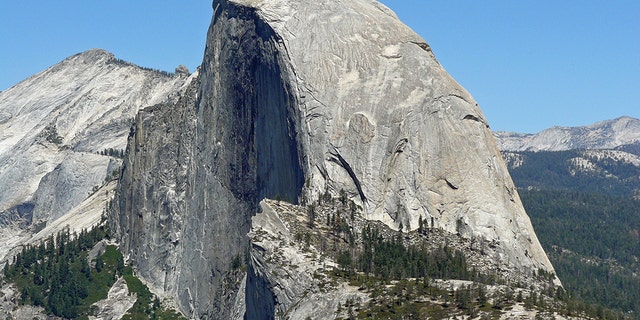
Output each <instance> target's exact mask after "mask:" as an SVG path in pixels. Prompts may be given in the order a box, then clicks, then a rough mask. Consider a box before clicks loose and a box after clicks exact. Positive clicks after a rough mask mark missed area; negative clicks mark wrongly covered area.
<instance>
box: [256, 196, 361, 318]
mask: <svg viewBox="0 0 640 320" xmlns="http://www.w3.org/2000/svg"><path fill="white" fill-rule="evenodd" d="M260 209H261V212H260V213H258V214H257V215H256V216H254V217H253V218H252V225H251V232H250V233H249V239H250V242H251V247H250V250H249V255H250V264H249V270H248V272H247V281H246V313H245V315H244V318H245V319H271V318H273V316H274V315H275V316H276V318H278V319H306V318H316V317H318V316H320V315H322V318H323V319H333V318H336V317H339V316H340V312H337V310H339V309H340V307H339V306H340V305H345V303H346V302H347V301H352V302H357V303H358V304H364V303H366V302H367V301H369V300H370V298H369V296H368V294H366V293H363V292H360V291H359V290H358V288H357V287H353V286H350V285H348V284H346V283H339V284H335V285H330V284H328V283H329V282H331V279H330V278H329V277H327V275H326V274H325V273H324V272H325V271H326V270H330V269H331V268H333V267H335V266H336V264H335V262H334V261H332V260H331V259H328V258H327V257H326V256H324V255H322V254H321V253H320V252H319V251H318V249H317V248H315V247H313V246H310V247H307V248H306V249H304V248H302V247H303V246H304V244H303V243H301V241H300V240H296V239H295V234H294V231H293V228H291V226H290V222H288V221H286V220H287V219H283V218H282V217H283V216H284V215H288V218H289V219H290V220H297V219H299V216H300V214H299V212H296V209H297V208H295V207H294V206H291V205H288V204H285V203H282V205H281V204H280V203H279V202H275V201H262V202H261V203H260ZM303 212H304V210H303ZM303 223H304V222H303ZM299 224H302V223H299Z"/></svg>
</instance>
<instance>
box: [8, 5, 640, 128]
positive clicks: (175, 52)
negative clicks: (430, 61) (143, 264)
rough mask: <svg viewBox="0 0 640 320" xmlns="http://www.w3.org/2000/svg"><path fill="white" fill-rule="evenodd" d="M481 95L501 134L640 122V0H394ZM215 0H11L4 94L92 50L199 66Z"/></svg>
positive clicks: (150, 62) (163, 64)
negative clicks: (627, 119) (619, 120)
mask: <svg viewBox="0 0 640 320" xmlns="http://www.w3.org/2000/svg"><path fill="white" fill-rule="evenodd" d="M382 2H383V3H385V4H386V5H387V6H389V7H391V8H392V9H393V10H394V11H396V13H398V15H399V16H400V18H401V20H403V21H404V22H405V23H407V24H408V25H409V26H410V27H412V28H413V29H414V30H415V31H416V32H417V33H419V34H420V35H421V36H422V37H423V38H425V40H427V42H428V43H429V44H430V45H431V47H432V48H433V50H434V52H435V54H436V56H437V57H438V59H439V61H440V62H441V63H442V64H443V65H444V67H445V68H446V69H447V70H448V71H449V72H450V73H451V74H452V75H453V76H454V78H456V80H458V82H460V83H461V84H462V85H463V86H464V87H465V88H467V90H469V91H470V92H471V94H472V95H473V96H474V97H475V98H476V100H477V101H478V103H479V104H480V107H481V108H482V110H483V111H484V113H485V115H486V117H487V118H488V120H489V124H490V125H491V128H492V129H494V130H507V131H518V132H531V133H532V132H537V131H540V130H543V129H545V128H548V127H550V126H553V125H562V126H577V125H586V124H591V123H593V122H596V121H600V120H605V119H612V118H616V117H619V116H623V115H628V116H633V117H636V118H640V1H637V0H613V1H605V0H598V1H595V0H582V1H577V0H562V1H556V0H536V1H533V0H531V1H529V0H526V1H513V0H501V1H497V0H485V1H475V0H465V1H462V0H434V1H428V0H383V1H382ZM211 13H212V9H211V3H210V1H206V0H204V1H193V2H192V1H166V0H165V1H147V0H144V1H143V0H137V1H122V0H114V1H87V0H65V1H1V2H0V90H4V89H7V88H8V87H10V86H11V85H13V84H16V83H18V82H19V81H21V80H23V79H25V78H27V77H28V76H30V75H32V74H35V73H37V72H39V71H42V70H44V69H45V68H47V67H49V66H51V65H53V64H55V63H57V62H59V61H61V60H63V59H64V58H66V57H68V56H70V55H73V54H75V53H78V52H81V51H85V50H88V49H91V48H102V49H106V50H108V51H111V52H113V53H114V54H115V55H116V56H117V57H118V58H121V59H124V60H128V61H131V62H133V63H136V64H138V65H142V66H145V67H151V68H156V69H162V70H168V71H173V69H174V68H175V67H176V66H177V65H179V64H185V65H186V66H187V67H189V69H190V70H193V69H194V68H195V67H196V66H197V65H198V64H199V63H200V61H201V59H202V53H203V51H204V41H205V35H206V31H207V27H208V25H209V22H210V19H211Z"/></svg>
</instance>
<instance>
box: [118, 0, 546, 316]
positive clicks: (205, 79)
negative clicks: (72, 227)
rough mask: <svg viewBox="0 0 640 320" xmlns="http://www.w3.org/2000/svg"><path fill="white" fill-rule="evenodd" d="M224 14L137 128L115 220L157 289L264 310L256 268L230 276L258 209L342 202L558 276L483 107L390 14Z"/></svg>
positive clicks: (182, 300) (277, 2)
mask: <svg viewBox="0 0 640 320" xmlns="http://www.w3.org/2000/svg"><path fill="white" fill-rule="evenodd" d="M213 7H214V16H213V19H212V23H211V26H210V29H209V32H208V35H207V44H206V49H205V55H204V59H203V63H202V66H201V68H200V70H199V73H198V72H197V73H196V74H197V75H194V76H192V79H191V81H192V82H191V85H190V86H189V87H188V88H187V89H185V90H184V92H182V93H181V97H180V98H179V99H178V103H177V104H171V105H169V104H160V105H157V106H155V107H152V108H147V109H145V110H143V111H141V112H140V114H139V115H138V117H137V119H136V124H135V126H134V128H133V129H132V133H131V135H130V137H129V144H128V158H127V159H125V161H124V168H123V171H122V178H121V183H120V186H119V191H118V195H117V197H116V206H115V207H114V209H115V210H113V213H112V219H111V221H112V223H113V227H114V228H115V229H116V231H117V234H118V237H119V238H120V240H121V242H122V244H123V246H124V249H125V251H126V253H127V254H128V255H129V257H130V259H131V260H132V262H133V263H134V265H135V266H136V268H137V269H138V272H139V274H140V275H141V276H142V277H143V278H144V279H146V280H147V282H149V283H150V284H151V286H152V287H153V288H154V289H155V290H156V291H159V292H162V293H163V294H164V295H166V296H168V297H175V298H176V299H177V302H178V304H179V305H180V307H181V308H182V310H183V311H184V312H185V313H187V314H189V315H190V316H193V317H200V318H219V319H223V318H228V317H229V316H230V315H232V314H237V310H235V311H234V310H233V307H234V306H233V305H234V303H235V302H236V301H237V300H238V297H240V296H241V294H242V292H243V290H246V291H245V292H246V295H247V296H246V300H245V301H246V303H247V304H250V303H255V301H262V300H261V299H256V298H255V297H259V296H268V293H269V292H271V289H270V288H268V285H267V284H268V283H269V282H268V281H266V280H265V279H261V278H260V275H261V274H264V270H260V268H261V267H260V265H256V264H251V265H250V266H249V268H248V270H249V272H250V273H251V276H250V277H249V278H247V281H245V282H243V283H241V281H238V279H237V277H238V275H237V273H236V272H232V271H231V270H230V265H231V261H232V259H233V258H234V257H237V256H240V257H246V256H247V248H248V245H249V241H248V238H247V232H249V230H250V226H251V217H252V216H253V215H254V214H255V213H256V212H258V211H259V206H258V203H259V202H260V200H262V199H263V198H279V199H284V200H288V201H290V202H298V201H299V202H303V203H305V202H310V201H313V200H314V199H316V198H317V197H318V196H319V195H320V194H322V193H324V192H326V191H328V192H330V193H333V194H335V195H337V194H338V193H339V192H340V190H341V189H343V190H345V191H346V193H347V194H348V196H349V197H350V198H351V199H352V200H354V201H356V202H357V203H358V204H359V205H361V206H362V208H363V214H364V216H365V217H366V218H367V219H372V220H380V221H382V222H384V223H385V224H387V225H389V226H390V227H392V228H395V229H398V228H399V226H400V225H402V226H403V227H404V230H405V231H406V230H413V229H416V228H417V227H418V221H419V219H420V218H422V219H426V221H429V223H430V224H432V225H430V227H436V228H441V229H444V230H446V231H449V232H451V233H454V234H456V233H459V234H460V235H462V236H463V237H481V238H485V239H487V240H490V241H495V242H496V243H497V246H498V249H496V250H498V251H499V252H500V254H499V256H500V259H501V261H500V262H499V263H500V266H501V267H502V268H504V269H506V270H512V271H513V272H519V273H525V274H531V273H532V272H534V271H536V270H538V269H539V268H542V269H544V270H547V271H553V267H552V266H551V264H550V262H549V260H548V259H547V257H546V255H545V253H544V251H543V250H542V248H541V246H540V244H539V242H538V240H537V238H536V235H535V233H534V231H533V228H532V226H531V223H530V221H529V218H528V216H527V215H526V213H525V211H524V209H523V207H522V204H521V202H520V200H519V197H518V194H517V192H516V189H515V187H514V185H513V182H512V181H511V178H510V176H509V173H508V171H507V169H506V166H505V164H504V162H503V160H502V158H501V156H500V154H499V152H498V150H497V148H496V145H495V142H494V140H493V137H492V135H491V132H490V130H489V128H488V124H487V122H486V120H485V118H484V116H483V114H482V112H481V110H480V109H479V107H478V105H477V104H476V102H475V101H474V100H473V98H472V97H471V95H470V94H469V93H468V92H467V91H466V90H464V89H463V88H462V87H461V86H460V85H458V84H457V83H456V82H455V80H453V79H452V78H451V76H449V74H448V73H447V72H446V71H445V70H444V68H443V67H442V66H441V65H440V64H439V63H438V61H437V60H436V59H435V57H434V55H433V53H432V52H431V50H430V48H429V46H428V45H427V44H426V42H425V41H424V40H423V39H422V38H420V37H419V36H418V35H417V34H415V33H414V32H413V31H411V30H410V29H409V28H408V27H406V26H405V25H404V24H402V23H401V22H400V21H399V20H398V18H397V17H396V16H395V14H393V12H391V11H390V10H389V9H387V8H386V7H384V6H383V5H381V4H379V3H377V2H375V1H371V0H352V1H339V0H324V1H302V0H216V1H214V2H213ZM245 285H246V286H245ZM241 288H244V289H241ZM238 293H240V295H238ZM265 301H272V302H273V301H275V300H269V299H266V300H265ZM246 308H247V310H263V311H265V310H266V311H269V310H274V308H276V309H277V306H272V305H262V306H257V305H253V306H251V305H247V306H246ZM269 312H271V311H269ZM247 317H248V318H251V316H250V315H247Z"/></svg>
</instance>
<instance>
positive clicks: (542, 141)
mask: <svg viewBox="0 0 640 320" xmlns="http://www.w3.org/2000/svg"><path fill="white" fill-rule="evenodd" d="M494 135H495V137H496V141H497V143H498V147H499V148H500V150H503V151H561V150H572V149H613V148H616V147H621V146H625V145H634V144H635V145H636V147H635V149H636V150H637V148H638V147H637V145H638V144H640V120H638V119H635V118H631V117H620V118H617V119H613V120H607V121H601V122H597V123H594V124H592V125H588V126H583V127H553V128H549V129H546V130H543V131H541V132H538V133H536V134H525V133H515V132H495V133H494Z"/></svg>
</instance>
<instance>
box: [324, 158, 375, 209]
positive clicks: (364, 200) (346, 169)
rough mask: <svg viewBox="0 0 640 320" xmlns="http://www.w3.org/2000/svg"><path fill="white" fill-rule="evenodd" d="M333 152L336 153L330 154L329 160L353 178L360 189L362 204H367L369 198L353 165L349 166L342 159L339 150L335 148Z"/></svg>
mask: <svg viewBox="0 0 640 320" xmlns="http://www.w3.org/2000/svg"><path fill="white" fill-rule="evenodd" d="M333 150H334V151H333V152H331V153H330V154H331V158H329V160H330V161H333V162H335V163H337V164H339V165H340V166H341V167H342V168H344V170H345V171H347V173H348V174H349V177H351V180H352V181H353V184H354V185H355V186H356V188H357V189H358V194H359V195H360V200H362V202H363V203H365V202H366V201H367V197H366V196H365V195H364V192H363V191H362V185H361V184H360V180H358V176H356V173H355V172H354V171H353V169H352V168H351V165H349V163H348V162H347V161H346V160H345V159H344V158H343V157H342V155H341V154H340V152H338V150H337V149H335V148H334V149H333Z"/></svg>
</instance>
